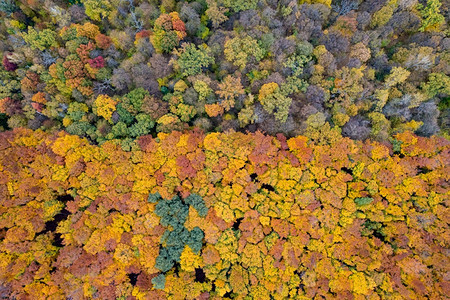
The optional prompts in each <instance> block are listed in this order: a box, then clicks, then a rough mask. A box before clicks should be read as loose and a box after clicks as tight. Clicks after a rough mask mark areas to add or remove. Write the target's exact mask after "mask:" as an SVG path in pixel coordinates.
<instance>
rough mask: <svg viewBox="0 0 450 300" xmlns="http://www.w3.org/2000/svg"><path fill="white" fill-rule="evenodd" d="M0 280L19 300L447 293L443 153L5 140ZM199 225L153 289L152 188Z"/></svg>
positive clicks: (235, 138)
mask: <svg viewBox="0 0 450 300" xmlns="http://www.w3.org/2000/svg"><path fill="white" fill-rule="evenodd" d="M0 135H1V136H0V281H1V282H3V283H4V284H5V285H6V288H8V289H10V291H11V295H18V299H64V298H66V297H71V298H72V299H84V298H87V299H89V298H97V299H165V298H168V299H208V298H209V299H223V298H227V297H229V298H239V299H244V298H246V296H248V297H251V298H253V299H286V298H291V299H294V298H295V299H310V298H313V297H320V296H323V297H325V298H326V299H386V298H392V299H400V298H403V299H420V298H424V297H425V296H428V297H429V298H430V299H443V298H444V297H445V295H449V294H450V291H449V286H448V281H447V280H448V274H449V271H450V269H449V266H450V264H449V259H448V256H447V255H446V251H448V247H449V242H450V240H449V235H448V232H449V230H448V223H449V216H450V214H449V209H448V208H449V199H450V197H449V187H448V180H449V176H450V175H449V174H450V172H449V171H450V170H449V165H450V164H449V159H450V156H449V149H450V144H449V142H448V141H446V140H445V139H443V138H439V137H432V138H422V137H417V136H415V135H413V134H411V133H410V132H405V133H402V134H399V135H397V136H396V140H395V142H394V146H392V145H384V144H379V143H376V142H370V141H367V142H359V141H353V140H350V139H347V138H342V139H339V140H337V141H336V142H335V143H334V144H331V145H326V146H319V145H314V144H308V143H307V142H308V141H307V138H305V137H302V136H299V137H295V138H291V139H288V140H287V139H286V138H285V137H284V136H282V135H278V136H276V137H270V136H265V135H263V134H261V133H255V134H243V133H234V132H231V133H227V134H223V133H211V134H208V135H204V134H203V133H200V132H197V131H194V132H190V133H184V134H183V133H179V132H173V133H171V134H164V133H160V134H158V136H157V138H152V137H151V136H144V137H141V138H140V139H139V140H138V141H137V144H136V145H134V146H132V151H129V152H126V151H123V150H122V149H121V147H120V144H119V143H117V142H115V141H109V142H106V143H104V144H103V145H101V146H94V145H90V144H89V143H88V141H86V140H84V139H82V138H80V137H78V136H72V135H68V134H66V133H62V132H61V133H58V134H53V135H51V134H48V133H44V132H42V131H34V132H33V131H31V130H27V129H15V130H14V131H9V132H3V133H1V134H0ZM157 192H158V193H159V194H160V195H161V196H162V197H163V198H164V199H169V198H171V197H172V196H173V195H175V194H179V195H181V196H182V197H183V198H185V197H187V196H188V195H189V194H191V193H196V194H198V195H200V196H201V197H202V198H203V201H204V202H205V204H206V206H207V207H208V208H209V209H208V213H207V215H206V217H204V218H203V217H200V216H199V215H198V213H197V211H196V210H195V209H192V208H190V209H189V216H188V218H187V221H186V222H185V224H184V226H185V227H186V228H187V229H188V230H192V228H194V227H197V226H198V227H199V228H200V229H201V230H202V231H203V232H204V235H205V237H204V245H203V248H202V250H201V251H200V253H199V254H196V253H194V252H193V251H190V249H189V248H186V249H185V250H184V251H183V254H182V255H181V260H180V263H179V265H178V266H176V267H174V268H173V269H172V270H169V271H168V272H166V273H165V274H164V275H165V278H166V282H165V287H164V289H163V290H158V289H155V288H154V287H153V285H152V279H153V278H155V277H156V276H158V275H159V272H160V271H159V270H158V269H157V268H155V259H156V257H157V256H158V253H159V249H160V237H161V235H162V234H163V232H164V231H165V227H163V226H162V225H161V224H160V219H159V217H158V215H157V214H155V212H154V210H155V204H154V203H150V202H148V201H147V197H148V195H149V194H153V193H157Z"/></svg>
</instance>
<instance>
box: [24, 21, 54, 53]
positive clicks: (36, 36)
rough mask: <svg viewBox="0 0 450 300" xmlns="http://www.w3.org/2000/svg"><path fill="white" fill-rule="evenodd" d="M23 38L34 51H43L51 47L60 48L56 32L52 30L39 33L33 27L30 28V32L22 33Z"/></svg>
mask: <svg viewBox="0 0 450 300" xmlns="http://www.w3.org/2000/svg"><path fill="white" fill-rule="evenodd" d="M22 37H23V39H24V41H25V42H26V43H27V44H29V45H30V47H31V48H32V49H39V50H41V51H43V50H45V49H49V48H51V47H58V42H57V40H56V32H54V31H53V30H50V29H44V30H41V31H39V32H38V31H36V30H35V29H34V28H33V27H31V26H28V32H27V33H22Z"/></svg>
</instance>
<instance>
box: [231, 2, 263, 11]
mask: <svg viewBox="0 0 450 300" xmlns="http://www.w3.org/2000/svg"><path fill="white" fill-rule="evenodd" d="M223 4H224V5H225V6H226V7H229V8H231V9H233V10H234V11H235V12H240V11H242V10H248V9H255V8H256V5H257V4H258V0H223Z"/></svg>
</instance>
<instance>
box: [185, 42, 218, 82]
mask: <svg viewBox="0 0 450 300" xmlns="http://www.w3.org/2000/svg"><path fill="white" fill-rule="evenodd" d="M210 53H211V50H210V49H209V48H208V47H207V46H206V45H205V46H200V47H196V46H195V45H194V44H191V43H188V44H186V43H184V44H182V45H181V49H180V50H179V52H178V60H177V64H178V66H179V68H180V71H181V74H182V75H183V76H192V75H197V74H200V73H201V72H202V69H203V68H207V67H208V66H209V65H210V64H213V63H214V57H212V56H210Z"/></svg>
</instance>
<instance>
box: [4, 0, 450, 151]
mask: <svg viewBox="0 0 450 300" xmlns="http://www.w3.org/2000/svg"><path fill="white" fill-rule="evenodd" d="M302 2H305V3H302ZM306 2H307V3H306ZM0 11H1V20H2V21H1V23H0V26H1V27H0V30H1V35H2V41H1V44H0V51H1V52H2V54H3V58H2V67H1V69H0V80H1V87H0V113H1V115H0V119H1V120H2V126H3V129H4V130H6V129H10V128H16V127H29V128H31V129H38V128H43V129H45V130H48V131H52V130H60V129H64V130H65V131H67V132H68V133H71V134H75V135H80V136H85V137H87V138H88V139H89V140H90V141H91V142H93V143H98V144H101V143H103V142H105V141H107V140H111V139H122V140H123V143H124V147H125V148H126V147H129V144H130V143H132V141H133V140H134V139H135V138H136V137H139V136H142V135H146V134H153V135H155V134H156V133H158V132H170V131H172V130H185V129H188V128H193V127H198V128H201V129H202V130H204V131H206V132H225V131H227V130H231V129H232V130H235V131H242V132H247V131H248V132H255V131H257V130H259V131H262V132H266V133H268V134H276V133H284V134H285V135H287V136H296V135H299V134H302V135H305V136H307V137H309V138H310V139H311V140H313V141H315V142H316V143H328V142H329V141H330V140H333V139H336V136H339V135H341V134H342V135H343V136H346V137H350V138H351V139H356V140H364V139H366V138H371V139H375V140H378V141H387V140H389V137H390V136H392V135H393V134H395V133H400V132H403V131H405V130H411V131H414V132H416V133H417V134H419V135H422V136H431V135H433V134H441V135H444V136H445V135H448V130H449V106H450V104H449V91H450V78H449V76H448V75H449V73H450V69H449V68H450V66H449V61H450V53H449V48H450V38H449V27H448V25H447V23H448V14H449V11H448V7H446V6H445V5H442V3H440V1H439V0H429V1H416V0H390V1H383V0H377V1H357V0H354V1H353V0H342V1H333V2H332V1H331V0H320V1H300V2H298V1H289V0H282V1H275V0H261V1H257V0H237V1H231V0H218V1H216V0H198V1H171V0H163V1H162V2H161V1H156V0H154V1H139V0H135V1H132V0H86V1H81V2H79V1H73V0H70V1H56V2H53V1H51V0H45V1H39V0H37V1H32V0H29V1H28V2H26V1H22V0H21V1H16V2H15V1H14V0H2V2H1V3H0Z"/></svg>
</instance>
